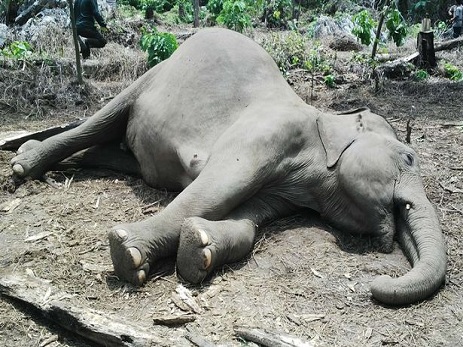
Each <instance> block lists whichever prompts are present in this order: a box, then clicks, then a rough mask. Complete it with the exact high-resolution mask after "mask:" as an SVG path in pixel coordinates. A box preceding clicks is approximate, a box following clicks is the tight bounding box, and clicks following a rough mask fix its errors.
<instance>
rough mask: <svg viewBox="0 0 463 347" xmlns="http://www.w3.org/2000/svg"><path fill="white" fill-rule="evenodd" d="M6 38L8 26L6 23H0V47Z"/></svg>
mask: <svg viewBox="0 0 463 347" xmlns="http://www.w3.org/2000/svg"><path fill="white" fill-rule="evenodd" d="M7 38H8V27H7V26H6V24H0V49H1V48H3V46H4V45H5V43H6V40H7Z"/></svg>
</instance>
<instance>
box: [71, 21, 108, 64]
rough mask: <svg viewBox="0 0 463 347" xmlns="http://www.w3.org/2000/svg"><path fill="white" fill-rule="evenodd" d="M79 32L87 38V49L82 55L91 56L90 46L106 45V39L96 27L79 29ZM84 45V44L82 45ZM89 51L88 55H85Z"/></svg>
mask: <svg viewBox="0 0 463 347" xmlns="http://www.w3.org/2000/svg"><path fill="white" fill-rule="evenodd" d="M77 34H78V35H79V36H82V37H84V38H85V42H84V43H85V46H86V48H87V49H83V50H82V56H83V57H84V58H88V56H90V48H103V47H104V46H106V42H107V41H106V39H105V38H104V37H103V36H102V35H101V34H100V32H99V31H98V30H96V29H95V28H81V29H77ZM81 47H82V46H81ZM84 51H85V53H87V52H88V55H84Z"/></svg>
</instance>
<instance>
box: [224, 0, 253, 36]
mask: <svg viewBox="0 0 463 347" xmlns="http://www.w3.org/2000/svg"><path fill="white" fill-rule="evenodd" d="M217 23H219V24H222V25H225V26H226V27H227V28H229V29H233V30H235V31H238V32H242V31H243V30H244V29H245V28H247V27H249V26H251V17H250V16H249V14H248V8H247V5H246V1H243V0H239V1H231V0H227V1H225V2H224V3H223V8H222V11H220V14H219V16H218V17H217Z"/></svg>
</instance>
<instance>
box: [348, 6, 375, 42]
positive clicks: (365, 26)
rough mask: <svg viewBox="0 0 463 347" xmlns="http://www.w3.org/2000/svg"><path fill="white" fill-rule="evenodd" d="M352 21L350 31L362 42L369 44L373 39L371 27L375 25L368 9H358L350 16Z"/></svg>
mask: <svg viewBox="0 0 463 347" xmlns="http://www.w3.org/2000/svg"><path fill="white" fill-rule="evenodd" d="M352 21H353V22H354V28H353V29H352V33H353V34H354V35H355V36H356V37H357V38H358V39H359V40H360V42H361V43H362V44H364V45H369V44H370V43H371V42H372V40H373V28H374V27H375V26H376V22H375V21H374V20H373V17H372V16H371V14H370V12H369V11H368V10H363V11H360V12H359V13H357V14H356V15H354V16H353V17H352Z"/></svg>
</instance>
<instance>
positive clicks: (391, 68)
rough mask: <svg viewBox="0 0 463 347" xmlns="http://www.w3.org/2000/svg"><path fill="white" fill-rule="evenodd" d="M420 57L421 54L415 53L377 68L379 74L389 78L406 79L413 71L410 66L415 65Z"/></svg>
mask: <svg viewBox="0 0 463 347" xmlns="http://www.w3.org/2000/svg"><path fill="white" fill-rule="evenodd" d="M418 56H419V53H418V52H415V53H413V54H410V55H408V56H406V57H403V58H399V59H396V60H393V61H390V62H387V63H384V64H382V65H380V66H379V67H378V68H377V72H378V73H379V74H381V75H383V76H385V77H388V78H401V77H406V76H408V75H409V74H410V73H411V71H412V70H413V68H412V66H411V65H410V64H414V63H415V61H416V59H417V58H418Z"/></svg>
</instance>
